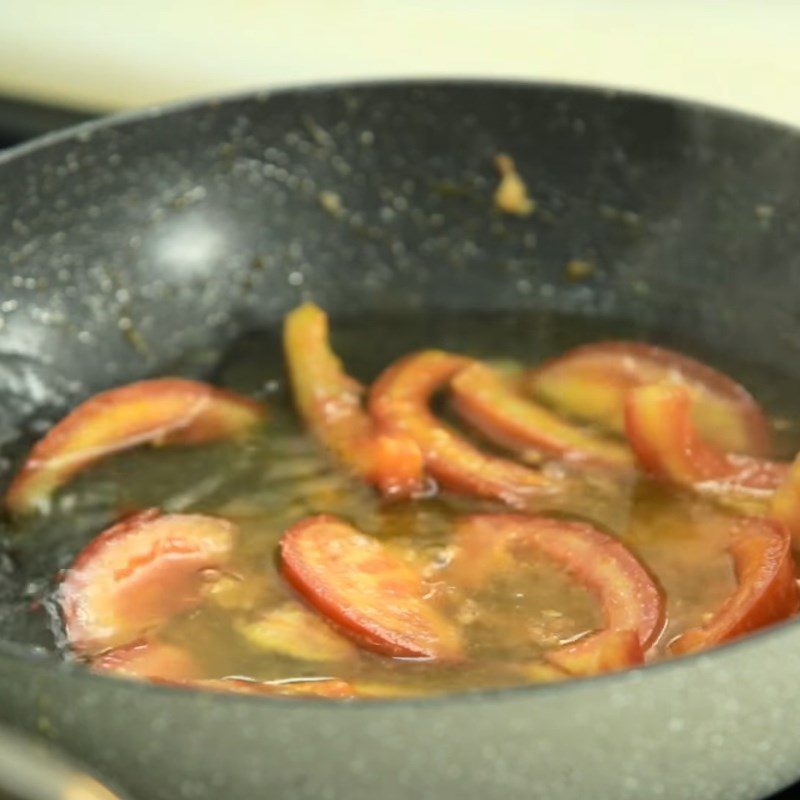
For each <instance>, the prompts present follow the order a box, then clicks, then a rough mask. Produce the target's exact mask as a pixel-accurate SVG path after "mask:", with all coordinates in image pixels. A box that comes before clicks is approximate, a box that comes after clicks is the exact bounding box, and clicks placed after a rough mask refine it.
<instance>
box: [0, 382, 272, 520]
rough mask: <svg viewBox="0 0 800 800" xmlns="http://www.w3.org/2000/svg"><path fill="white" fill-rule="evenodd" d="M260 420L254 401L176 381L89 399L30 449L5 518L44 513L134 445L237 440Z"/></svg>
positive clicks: (11, 492)
mask: <svg viewBox="0 0 800 800" xmlns="http://www.w3.org/2000/svg"><path fill="white" fill-rule="evenodd" d="M263 416H264V408H263V407H262V406H261V405H259V404H258V403H255V402H254V401H252V400H250V399H248V398H246V397H242V396H240V395H235V394H233V393H232V392H226V391H223V390H221V389H215V388H214V387H211V386H208V385H207V384H204V383H199V382H197V381H190V380H184V379H182V378H157V379H154V380H147V381H140V382H138V383H132V384H130V385H128V386H121V387H119V388H116V389H110V390H108V391H106V392H101V393H100V394H97V395H94V397H91V398H90V399H89V400H87V401H86V402H84V403H82V404H81V405H79V406H78V407H77V408H76V409H75V410H74V411H71V412H70V413H69V414H68V415H67V416H66V417H64V419H62V420H61V421H60V422H59V423H58V424H57V425H56V426H55V427H54V428H52V430H50V431H49V433H47V435H46V436H45V437H44V438H43V439H41V440H40V441H39V442H37V443H36V445H34V447H33V449H32V450H31V452H30V455H29V456H28V458H27V459H26V461H25V463H24V464H23V466H22V469H21V470H20V472H19V473H18V474H17V476H16V477H15V479H14V481H13V482H12V484H11V486H10V488H9V489H8V492H7V493H6V496H5V500H4V502H5V506H6V508H7V509H8V510H9V511H11V512H12V513H13V514H28V513H31V512H33V511H36V510H46V509H47V507H48V505H49V502H50V498H51V496H52V494H53V493H54V492H55V491H56V490H57V489H59V488H60V487H61V486H63V485H64V484H65V483H67V482H68V481H69V480H70V478H72V477H73V476H74V475H75V474H76V473H78V472H80V471H81V470H82V469H84V468H86V467H87V466H89V465H90V464H93V463H94V462H96V461H98V460H100V459H102V458H104V457H106V456H108V455H111V454H112V453H116V452H119V451H121V450H128V449H130V448H133V447H137V446H139V445H142V444H148V443H151V444H196V443H200V442H207V441H211V440H213V439H220V438H226V437H230V436H235V435H238V434H240V433H242V432H244V431H246V430H248V429H250V428H251V427H253V426H254V425H256V424H257V423H258V422H259V421H260V420H261V419H262V418H263Z"/></svg>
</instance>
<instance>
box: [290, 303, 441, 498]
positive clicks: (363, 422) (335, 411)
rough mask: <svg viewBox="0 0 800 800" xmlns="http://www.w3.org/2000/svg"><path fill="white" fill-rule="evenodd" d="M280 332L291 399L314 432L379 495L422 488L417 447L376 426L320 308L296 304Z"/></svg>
mask: <svg viewBox="0 0 800 800" xmlns="http://www.w3.org/2000/svg"><path fill="white" fill-rule="evenodd" d="M283 337H284V349H285V352H286V361H287V365H288V369H289V374H290V376H291V382H292V389H293V393H294V401H295V405H296V406H297V409H298V411H299V412H300V414H301V415H302V416H303V418H304V419H305V421H306V423H307V424H308V426H309V428H310V429H311V431H312V433H313V434H314V436H315V437H316V438H317V439H318V440H319V441H320V442H321V443H322V444H323V445H324V446H325V447H326V448H327V449H328V450H329V451H330V452H331V453H332V454H333V456H334V457H335V458H336V459H337V460H339V461H340V462H342V463H343V464H345V465H346V466H347V467H349V468H350V469H352V470H353V471H354V472H355V473H356V474H358V475H360V476H361V477H363V478H364V480H366V481H367V482H368V483H371V484H374V485H375V486H376V487H377V488H378V490H379V491H380V492H381V493H382V494H383V495H384V496H386V497H389V498H401V497H413V496H415V495H419V494H422V493H424V492H425V490H426V486H427V484H426V481H425V475H424V464H423V460H422V453H421V452H420V449H419V447H418V446H417V444H416V443H415V442H414V441H413V440H412V439H411V438H410V437H408V436H405V435H403V434H391V433H388V434H387V433H382V432H380V431H378V430H376V427H375V424H374V423H373V421H372V420H371V419H370V417H369V415H368V414H367V413H366V411H365V410H364V408H363V406H362V400H363V395H364V388H363V387H362V386H361V384H359V383H358V381H356V380H354V379H353V378H351V377H350V376H349V375H347V373H346V372H345V371H344V369H343V367H342V363H341V361H340V360H339V358H338V357H337V356H336V354H335V353H334V352H333V351H332V350H331V347H330V343H329V339H328V318H327V316H326V314H325V312H324V311H322V309H320V308H318V307H317V306H315V305H313V304H312V303H306V304H304V305H302V306H300V307H299V308H296V309H295V310H294V311H292V312H291V313H290V314H289V315H288V316H287V317H286V320H285V322H284V329H283Z"/></svg>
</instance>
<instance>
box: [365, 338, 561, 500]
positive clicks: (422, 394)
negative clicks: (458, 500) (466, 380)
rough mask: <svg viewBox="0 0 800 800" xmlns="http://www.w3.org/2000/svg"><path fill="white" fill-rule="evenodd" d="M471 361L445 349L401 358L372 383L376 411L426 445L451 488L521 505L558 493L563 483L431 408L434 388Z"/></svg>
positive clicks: (434, 470)
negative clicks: (488, 445) (477, 443)
mask: <svg viewBox="0 0 800 800" xmlns="http://www.w3.org/2000/svg"><path fill="white" fill-rule="evenodd" d="M470 363H471V362H470V361H469V359H466V358H463V357H461V356H456V355H451V354H449V353H445V352H442V351H440V350H425V351H422V352H420V353H415V354H413V355H410V356H407V357H406V358H403V359H401V360H400V361H398V362H396V363H395V364H394V365H392V366H391V367H389V368H388V369H387V370H386V371H385V372H384V373H383V374H382V375H381V376H380V377H379V378H378V380H377V381H376V382H375V383H374V384H373V386H372V390H371V392H370V400H369V408H370V412H371V413H372V416H373V417H374V419H375V420H376V421H377V422H378V424H379V425H380V426H381V428H382V429H384V430H386V431H387V432H389V433H392V434H403V435H407V436H410V437H411V438H412V439H413V440H414V441H415V442H416V443H417V444H418V445H419V447H420V449H421V450H422V454H423V456H424V458H425V466H426V467H427V469H428V471H429V472H430V473H431V475H433V477H434V478H436V480H437V481H439V483H440V484H441V485H442V486H444V487H445V488H446V489H450V490H451V491H454V492H459V493H461V494H468V495H476V496H478V497H485V498H488V499H493V500H500V501H501V502H503V503H506V504H508V505H511V506H515V507H518V508H524V507H525V506H526V505H527V503H528V502H529V501H530V500H532V499H535V498H539V497H543V496H546V495H549V494H552V493H554V492H555V490H556V489H557V488H558V486H559V484H558V482H556V481H555V479H553V478H548V477H545V476H544V475H543V474H542V473H540V472H537V471H535V470H532V469H528V468H527V467H523V466H521V465H520V464H515V463H514V462H513V461H508V460H506V459H503V458H497V457H495V456H491V455H488V454H486V453H482V452H481V451H480V450H478V449H477V448H475V447H473V446H472V445H471V444H469V442H467V441H466V440H465V439H464V438H462V437H461V436H459V435H458V434H457V433H456V432H455V431H454V430H452V429H451V428H450V427H448V426H447V425H445V424H443V423H442V422H440V421H439V420H438V419H436V417H435V416H434V415H433V414H432V413H431V411H430V408H429V407H428V403H429V401H430V399H431V397H432V396H433V395H434V393H436V392H437V391H438V390H439V389H442V388H444V387H445V386H447V384H448V383H449V381H450V380H451V379H452V378H453V377H454V376H455V375H456V374H457V373H458V372H460V371H461V370H462V369H464V368H465V367H467V366H469V365H470Z"/></svg>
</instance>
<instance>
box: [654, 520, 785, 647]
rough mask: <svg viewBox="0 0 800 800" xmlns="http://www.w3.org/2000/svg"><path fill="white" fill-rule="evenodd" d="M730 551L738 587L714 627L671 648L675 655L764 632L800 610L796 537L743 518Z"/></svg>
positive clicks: (770, 524)
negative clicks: (794, 548) (793, 550)
mask: <svg viewBox="0 0 800 800" xmlns="http://www.w3.org/2000/svg"><path fill="white" fill-rule="evenodd" d="M734 526H735V527H734V531H733V533H734V539H733V542H732V544H731V546H730V548H729V550H730V553H731V556H732V557H733V561H734V565H735V567H736V577H737V581H738V586H737V588H736V590H735V591H734V593H733V594H732V595H730V596H729V597H728V599H727V600H726V601H725V602H724V603H723V604H722V606H721V607H720V609H719V610H718V611H717V613H716V614H715V615H714V617H713V618H712V619H711V621H710V622H709V623H708V624H707V625H704V626H703V627H700V628H692V629H691V630H688V631H686V632H685V633H684V634H682V635H681V636H679V637H678V638H677V639H675V640H674V641H673V642H672V643H671V644H670V650H671V651H672V652H673V653H676V654H678V653H692V652H695V651H697V650H705V649H706V648H708V647H713V646H714V645H717V644H721V643H722V642H727V641H730V640H731V639H736V638H738V637H739V636H743V635H744V634H746V633H750V632H751V631H755V630H758V629H759V628H764V627H766V626H768V625H772V624H774V623H776V622H780V621H781V620H783V619H786V618H787V617H790V616H792V615H793V614H796V613H797V612H798V610H800V596H799V595H798V590H797V581H796V580H795V574H794V562H793V561H792V555H791V548H790V541H791V540H790V536H789V533H788V531H787V530H786V528H785V527H784V526H783V525H781V524H780V523H778V522H775V521H773V520H768V519H763V518H759V517H741V518H739V519H738V520H736V521H735V523H734Z"/></svg>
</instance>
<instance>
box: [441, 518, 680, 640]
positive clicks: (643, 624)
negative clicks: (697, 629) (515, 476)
mask: <svg viewBox="0 0 800 800" xmlns="http://www.w3.org/2000/svg"><path fill="white" fill-rule="evenodd" d="M492 535H493V536H494V537H495V538H496V539H499V540H501V541H503V542H505V546H506V548H507V549H508V552H510V553H511V554H512V555H513V556H514V557H515V558H523V557H524V556H525V553H526V551H529V550H534V551H536V552H538V553H540V554H541V555H543V556H545V557H546V558H548V559H551V560H552V561H555V562H556V563H557V564H558V565H559V566H560V567H561V568H562V569H564V570H565V571H566V572H567V574H569V575H571V576H572V577H573V578H574V579H575V580H576V581H577V582H578V583H580V584H582V585H583V586H584V587H585V588H586V589H588V590H589V592H591V594H592V595H594V596H595V598H596V599H597V600H598V602H599V604H600V609H601V612H602V615H603V622H604V630H610V631H634V632H635V633H636V635H637V636H638V637H639V644H640V646H641V649H642V650H646V649H647V648H648V647H650V645H652V644H653V643H654V642H655V641H656V639H657V638H658V636H659V634H660V633H661V630H662V628H663V626H664V614H665V610H664V597H663V594H662V592H661V590H660V589H659V587H658V585H657V584H656V582H655V581H654V579H653V578H652V577H651V576H650V574H649V573H648V571H647V570H646V569H645V568H644V566H643V565H642V564H641V563H640V562H639V560H638V559H637V558H636V556H634V555H633V553H631V552H630V550H628V549H627V548H626V547H625V546H624V545H623V544H622V543H621V542H619V541H618V540H617V539H615V538H613V537H612V536H608V535H606V534H604V533H601V532H600V531H598V530H597V529H596V528H594V527H593V526H591V525H589V524H588V523H583V522H573V521H569V520H563V519H555V518H550V517H538V516H527V515H522V514H474V515H471V516H467V517H462V518H461V519H460V520H459V522H458V525H457V528H456V536H457V542H460V543H461V544H460V546H461V547H464V546H465V543H467V542H468V540H469V539H470V538H472V537H476V538H477V540H478V541H482V542H487V543H488V542H489V541H490V537H491V536H492ZM474 552H475V551H473V554H474ZM457 558H458V555H457V554H456V556H455V558H454V562H455V560H456V559H457Z"/></svg>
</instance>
